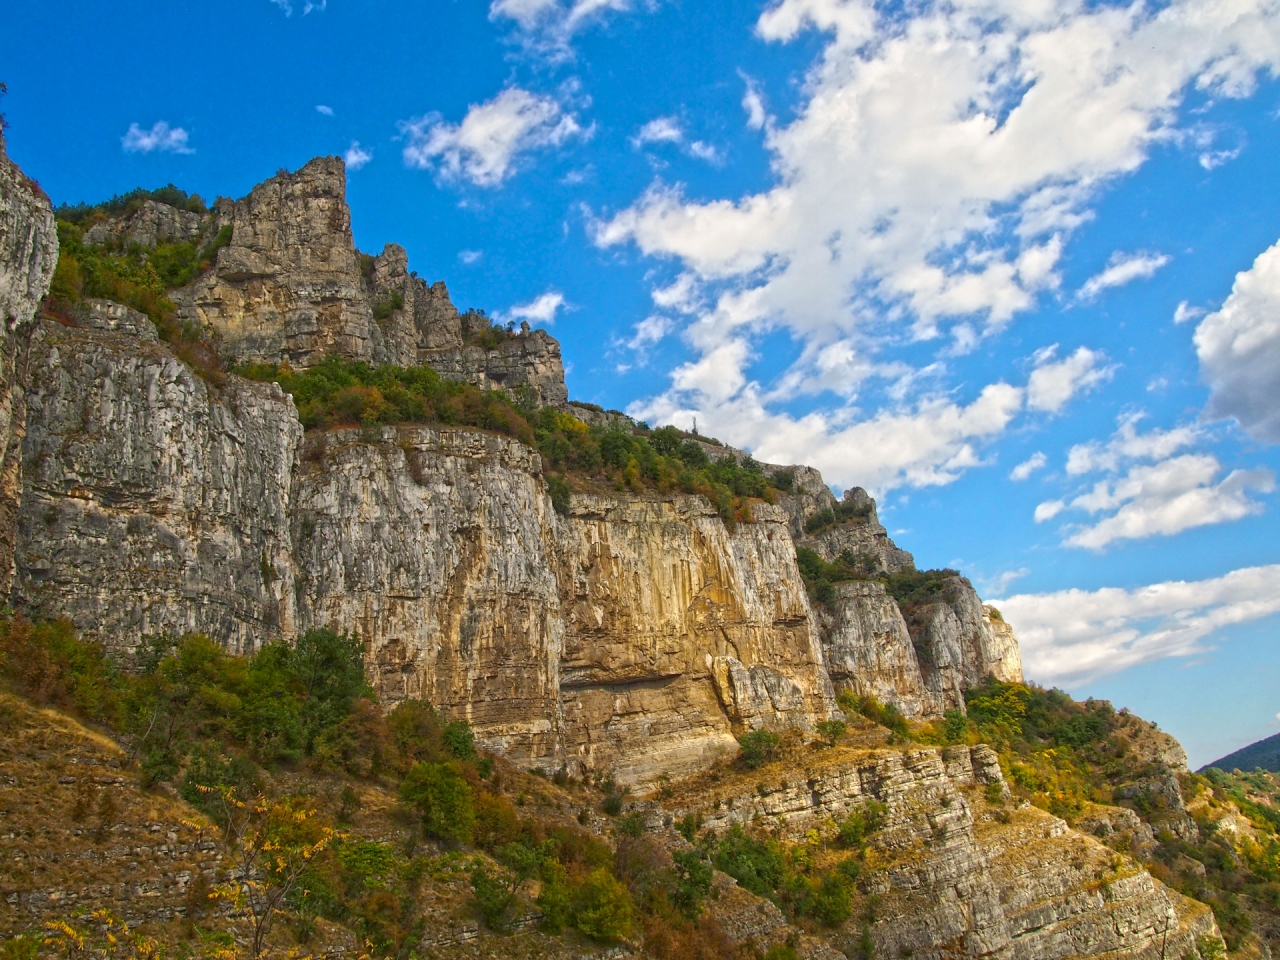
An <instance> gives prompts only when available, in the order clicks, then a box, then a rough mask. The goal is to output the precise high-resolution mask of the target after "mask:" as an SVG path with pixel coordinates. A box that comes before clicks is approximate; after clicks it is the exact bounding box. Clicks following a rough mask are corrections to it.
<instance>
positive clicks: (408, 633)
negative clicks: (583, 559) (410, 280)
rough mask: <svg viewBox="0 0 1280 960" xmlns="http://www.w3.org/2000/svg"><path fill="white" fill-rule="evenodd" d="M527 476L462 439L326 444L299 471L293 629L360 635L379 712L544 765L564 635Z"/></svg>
mask: <svg viewBox="0 0 1280 960" xmlns="http://www.w3.org/2000/svg"><path fill="white" fill-rule="evenodd" d="M540 473H541V469H540V464H539V458H538V456H537V454H535V453H533V452H532V451H530V450H529V449H528V448H526V447H523V446H521V445H520V444H518V443H515V442H514V441H511V440H508V439H506V438H502V437H495V436H491V435H488V434H484V433H479V432H476V431H470V430H436V429H430V428H413V429H405V430H402V431H399V432H397V431H396V430H392V429H387V430H382V431H378V432H377V433H376V434H375V435H372V436H362V435H361V432H360V431H342V432H338V433H334V434H330V435H329V436H327V437H325V438H323V440H322V441H321V443H320V444H319V445H313V446H309V447H308V448H307V449H306V450H304V452H303V457H302V463H301V464H300V465H299V471H298V480H297V489H296V492H295V500H294V509H293V521H292V524H293V538H294V545H295V546H294V557H293V563H294V568H295V570H296V574H295V577H296V583H297V592H298V606H299V620H300V628H301V629H306V628H307V627H310V626H323V625H331V626H334V627H336V628H338V629H341V630H355V631H356V632H357V633H359V635H360V637H361V638H362V639H363V640H364V642H365V645H366V648H367V649H368V651H369V654H370V659H371V660H372V661H373V663H374V664H375V667H374V669H375V671H376V673H375V682H376V685H377V686H378V688H379V692H380V693H381V695H382V696H383V697H384V698H386V700H388V701H389V702H392V703H394V702H395V701H397V700H400V699H403V698H406V697H407V698H421V699H426V700H430V701H431V702H432V703H434V704H436V705H437V706H439V707H441V708H442V709H444V710H445V711H446V712H447V713H449V714H450V715H452V716H465V717H466V718H467V719H468V720H470V721H471V723H472V724H473V725H474V727H475V729H476V733H477V735H478V737H479V738H480V739H481V740H482V741H483V742H484V743H486V744H487V745H488V746H489V747H490V748H492V749H495V750H499V751H501V752H504V753H506V754H508V755H509V756H511V757H513V758H515V759H517V760H521V761H524V762H528V763H535V764H538V765H542V766H546V767H548V768H557V767H558V766H559V765H560V763H561V758H562V754H563V746H562V744H563V729H562V723H561V719H560V706H559V702H558V680H559V675H558V671H559V661H560V651H561V646H562V642H563V640H562V638H563V629H564V628H563V624H562V622H561V620H560V596H559V591H558V583H557V580H556V574H555V568H556V564H555V551H556V544H557V539H556V537H557V531H556V518H555V513H554V511H553V510H552V508H551V502H550V499H549V498H548V497H547V495H546V492H545V488H544V486H543V484H542V481H541V479H540Z"/></svg>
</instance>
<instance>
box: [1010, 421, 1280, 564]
mask: <svg viewBox="0 0 1280 960" xmlns="http://www.w3.org/2000/svg"><path fill="white" fill-rule="evenodd" d="M1140 419H1141V417H1140V416H1139V415H1128V416H1126V417H1124V418H1123V419H1122V420H1121V423H1120V426H1119V429H1118V430H1117V431H1116V433H1115V435H1114V436H1113V437H1112V438H1111V439H1110V440H1108V441H1107V442H1106V443H1098V442H1093V443H1088V444H1078V445H1076V446H1074V447H1072V448H1071V450H1070V451H1069V452H1068V454H1067V474H1068V476H1073V477H1083V476H1085V475H1087V474H1096V473H1102V474H1106V475H1105V476H1103V477H1102V478H1101V479H1099V480H1096V481H1094V482H1093V483H1092V484H1091V485H1089V486H1088V487H1086V488H1085V489H1084V490H1083V491H1082V492H1080V493H1079V494H1077V495H1076V496H1074V497H1073V498H1071V499H1070V500H1069V501H1067V500H1051V501H1047V502H1045V503H1042V504H1040V505H1039V506H1038V507H1037V508H1036V511H1035V519H1036V522H1037V523H1042V522H1044V521H1047V520H1051V519H1053V518H1054V517H1057V516H1058V515H1059V514H1061V513H1063V512H1064V511H1067V510H1072V511H1078V512H1080V513H1083V514H1085V515H1087V517H1088V519H1087V521H1086V522H1083V523H1072V524H1069V525H1068V526H1067V527H1065V528H1064V533H1065V534H1066V536H1065V539H1064V542H1065V543H1066V544H1067V545H1068V546H1073V547H1084V548H1087V549H1091V550H1101V549H1103V548H1104V547H1107V546H1109V545H1110V544H1112V543H1114V542H1116V541H1120V540H1141V539H1145V538H1147V537H1153V536H1171V535H1173V534H1175V533H1180V532H1181V531H1183V530H1188V529H1190V528H1192V527H1201V526H1206V525H1209V524H1214V523H1225V522H1228V521H1232V520H1239V519H1241V518H1242V517H1246V516H1249V515H1250V514H1255V513H1259V512H1261V510H1262V509H1263V505H1262V504H1261V503H1260V502H1259V501H1257V500H1256V499H1254V497H1253V496H1252V494H1256V493H1270V492H1271V491H1272V490H1273V489H1274V488H1275V477H1274V475H1273V474H1272V473H1271V472H1270V471H1268V470H1234V471H1232V472H1231V473H1229V474H1227V475H1226V476H1225V477H1222V476H1221V475H1222V472H1223V468H1222V464H1221V463H1219V462H1218V459H1217V457H1214V456H1212V455H1210V454H1206V453H1195V452H1185V453H1180V452H1179V451H1181V450H1183V449H1184V448H1186V447H1189V446H1191V445H1192V444H1194V443H1195V441H1196V440H1198V439H1199V432H1198V431H1197V430H1196V429H1195V428H1192V427H1179V428H1175V429H1173V430H1152V431H1150V432H1148V433H1141V432H1139V430H1138V423H1139V421H1140Z"/></svg>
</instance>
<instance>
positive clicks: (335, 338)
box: [94, 157, 568, 404]
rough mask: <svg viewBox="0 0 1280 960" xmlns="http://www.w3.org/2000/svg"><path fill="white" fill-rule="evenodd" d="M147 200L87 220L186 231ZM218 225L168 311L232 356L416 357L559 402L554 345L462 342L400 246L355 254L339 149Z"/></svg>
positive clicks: (471, 378) (453, 318) (305, 359)
mask: <svg viewBox="0 0 1280 960" xmlns="http://www.w3.org/2000/svg"><path fill="white" fill-rule="evenodd" d="M153 207H164V205H163V204H155V203H154V202H148V204H144V205H143V208H142V209H141V210H139V211H138V212H137V213H135V214H133V215H131V216H130V217H129V218H127V219H124V220H115V221H110V222H108V223H106V224H100V225H99V226H98V227H95V228H94V230H96V231H97V233H96V234H94V237H100V238H101V239H100V241H99V242H106V241H108V240H110V239H113V238H116V237H127V238H134V239H137V241H138V242H143V241H148V242H149V241H150V240H151V239H152V238H153V237H160V236H166V237H167V236H170V235H174V234H175V233H176V232H180V227H182V226H183V225H184V224H186V225H187V226H191V229H194V226H192V225H190V224H188V223H187V220H186V219H184V218H190V217H192V216H194V214H187V213H185V211H180V210H175V209H174V208H172V207H168V208H165V209H166V210H168V211H169V214H168V217H169V219H168V220H165V219H164V218H163V217H159V216H158V215H156V214H155V212H154V211H153V210H152V208H153ZM153 221H154V222H153ZM223 223H225V224H229V225H230V226H231V228H232V233H231V242H230V244H229V245H228V246H226V247H224V248H223V249H221V250H219V251H218V257H217V262H216V264H215V265H214V267H213V269H212V270H211V271H210V272H209V273H208V274H206V275H205V276H203V277H201V278H199V279H198V280H196V281H195V282H194V283H192V284H191V285H190V286H188V287H185V288H183V289H182V290H178V291H175V292H174V293H173V294H172V296H173V299H174V301H175V302H176V303H177V304H178V313H179V317H180V318H181V319H183V320H186V321H191V322H195V323H198V324H200V325H202V326H203V327H205V328H206V329H208V330H209V331H210V332H211V333H212V334H214V335H215V337H216V338H217V339H218V340H219V341H220V344H221V348H222V350H223V352H225V353H226V354H228V355H229V356H230V357H231V358H232V359H234V360H235V361H252V362H266V363H283V362H287V363H289V364H291V365H292V366H294V367H299V368H305V367H309V366H311V365H313V364H315V363H317V362H319V361H320V360H322V359H323V358H324V357H326V356H338V357H345V358H348V359H354V360H365V361H367V362H370V363H393V364H397V365H400V366H416V365H419V364H426V365H428V366H431V367H433V368H435V369H436V370H437V371H438V372H439V373H440V374H441V376H445V377H449V378H452V379H458V380H465V381H467V382H469V383H474V384H475V385H477V386H479V387H481V388H483V389H497V388H503V389H507V390H512V391H514V390H518V389H521V388H527V389H529V390H531V391H532V392H533V394H534V396H535V397H536V398H537V399H538V401H539V402H540V403H556V404H558V403H563V402H564V401H565V400H567V399H568V393H567V391H566V389H565V385H564V365H563V362H562V360H561V357H560V345H559V344H558V343H557V342H556V341H555V340H554V339H552V338H551V337H550V336H548V335H547V334H546V333H544V332H542V331H532V332H527V333H523V334H520V335H517V336H515V337H512V338H511V339H508V340H506V341H504V342H502V343H500V344H499V345H498V346H497V347H496V348H495V349H493V350H486V349H483V348H481V347H479V346H477V345H474V344H466V343H464V340H463V331H462V323H461V319H460V317H459V315H458V311H457V309H456V308H455V307H454V305H453V303H452V302H451V301H450V299H449V292H448V290H446V289H445V286H444V284H443V283H434V284H431V285H428V284H427V283H426V282H425V281H424V280H422V279H421V278H419V277H418V276H416V275H415V274H413V273H411V272H410V271H409V269H408V255H407V253H406V252H405V250H404V248H403V247H399V246H396V245H395V244H388V245H387V246H386V247H385V248H384V249H383V251H382V253H381V254H380V255H379V256H377V257H366V258H362V257H361V255H360V254H359V252H358V251H357V250H356V247H355V242H354V240H353V239H352V235H351V211H350V208H349V207H348V206H347V201H346V167H345V165H344V164H343V162H342V160H341V159H339V158H338V157H319V158H317V159H315V160H312V161H311V162H310V163H308V164H307V165H306V166H304V167H303V168H302V169H301V170H299V171H297V172H296V173H280V174H278V175H277V176H275V177H272V178H271V179H270V180H267V181H266V182H265V183H261V184H259V185H258V186H256V187H254V189H253V190H252V191H251V192H250V194H249V196H247V197H246V198H244V199H243V200H239V201H236V202H235V203H233V204H229V205H225V206H224V207H223V208H221V209H220V210H219V212H218V224H217V225H221V224H223ZM197 233H198V231H197ZM143 245H144V246H145V245H147V243H145V242H144V244H143ZM151 245H154V244H151Z"/></svg>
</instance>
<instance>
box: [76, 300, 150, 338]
mask: <svg viewBox="0 0 1280 960" xmlns="http://www.w3.org/2000/svg"><path fill="white" fill-rule="evenodd" d="M73 315H74V319H75V321H76V322H77V323H79V324H80V325H81V326H82V327H92V328H93V329H94V330H110V331H111V332H113V333H122V334H125V335H127V336H131V337H137V338H138V339H139V340H158V339H160V337H159V335H158V334H157V333H156V325H155V324H154V323H152V322H151V318H150V317H148V316H147V315H146V314H145V313H139V312H138V311H137V310H132V309H130V308H129V307H126V306H124V305H123V304H120V303H115V302H114V301H112V300H85V301H83V302H81V303H78V304H76V305H75V307H74V308H73Z"/></svg>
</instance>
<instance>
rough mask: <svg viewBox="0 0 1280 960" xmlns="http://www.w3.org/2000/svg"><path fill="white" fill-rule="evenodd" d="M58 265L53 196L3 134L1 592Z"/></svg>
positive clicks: (9, 566)
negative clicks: (33, 350) (28, 390)
mask: <svg viewBox="0 0 1280 960" xmlns="http://www.w3.org/2000/svg"><path fill="white" fill-rule="evenodd" d="M57 264H58V231H57V229H56V226H55V224H54V221H53V208H52V207H51V206H50V204H49V198H48V197H46V196H45V195H44V193H43V192H42V191H41V190H40V188H39V187H38V186H36V185H35V184H34V183H33V182H32V181H30V180H29V179H27V177H26V176H25V175H24V174H23V172H22V171H21V170H19V169H18V167H17V165H16V164H14V163H12V162H11V161H10V160H9V157H8V155H7V154H6V153H5V147H4V133H3V131H0V321H2V322H3V326H0V591H3V592H5V593H7V592H8V589H9V584H10V581H11V580H12V578H13V553H14V546H15V543H14V538H15V530H16V525H17V513H18V503H19V499H20V498H21V495H22V476H21V471H22V435H23V429H24V423H25V417H26V401H25V398H24V390H23V384H24V380H25V373H24V367H25V365H26V353H27V345H28V341H29V339H30V335H31V329H32V321H33V320H34V319H35V312H36V307H37V306H39V304H40V301H41V300H42V299H43V298H44V295H45V293H46V292H48V290H49V283H50V282H51V281H52V280H53V271H54V268H55V267H56V266H57Z"/></svg>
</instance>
